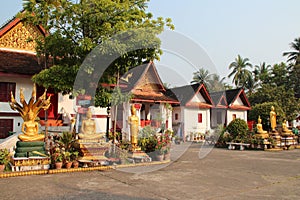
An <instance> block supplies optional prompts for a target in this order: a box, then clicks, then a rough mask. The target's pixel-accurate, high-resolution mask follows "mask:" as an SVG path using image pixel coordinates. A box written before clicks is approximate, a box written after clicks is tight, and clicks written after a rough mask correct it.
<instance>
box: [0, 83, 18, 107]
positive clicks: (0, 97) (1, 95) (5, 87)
mask: <svg viewBox="0 0 300 200" xmlns="http://www.w3.org/2000/svg"><path fill="white" fill-rule="evenodd" d="M15 90H16V83H9V82H0V102H9V101H10V92H11V91H12V93H13V95H14V96H15Z"/></svg>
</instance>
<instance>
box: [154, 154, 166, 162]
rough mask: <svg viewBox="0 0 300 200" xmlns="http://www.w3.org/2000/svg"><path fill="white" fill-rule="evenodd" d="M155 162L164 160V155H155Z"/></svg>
mask: <svg viewBox="0 0 300 200" xmlns="http://www.w3.org/2000/svg"><path fill="white" fill-rule="evenodd" d="M155 160H156V161H163V160H164V154H156V155H155Z"/></svg>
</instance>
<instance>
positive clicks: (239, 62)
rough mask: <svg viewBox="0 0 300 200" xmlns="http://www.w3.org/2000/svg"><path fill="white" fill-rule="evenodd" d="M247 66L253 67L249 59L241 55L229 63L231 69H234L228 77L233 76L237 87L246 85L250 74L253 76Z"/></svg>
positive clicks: (233, 81)
mask: <svg viewBox="0 0 300 200" xmlns="http://www.w3.org/2000/svg"><path fill="white" fill-rule="evenodd" d="M247 67H250V68H252V65H251V63H250V62H249V59H248V58H245V59H244V58H242V57H241V56H240V55H238V57H237V58H236V59H235V61H234V62H232V63H231V64H230V65H229V69H232V72H231V73H230V74H229V75H228V78H230V77H232V76H233V80H232V83H234V84H235V85H236V87H244V86H245V85H246V82H247V80H248V79H249V76H252V74H251V72H250V71H249V70H248V69H247Z"/></svg>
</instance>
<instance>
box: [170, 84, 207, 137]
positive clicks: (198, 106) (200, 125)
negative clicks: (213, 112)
mask: <svg viewBox="0 0 300 200" xmlns="http://www.w3.org/2000/svg"><path fill="white" fill-rule="evenodd" d="M168 95H170V96H172V97H174V98H176V99H178V101H179V102H180V104H178V105H174V108H173V114H172V118H173V127H174V130H175V132H177V135H178V136H179V137H182V138H186V137H191V136H190V135H192V134H194V133H196V132H202V133H205V132H206V131H207V130H209V129H210V120H211V116H210V108H211V107H212V106H213V103H212V100H211V98H210V96H209V93H208V91H207V90H206V87H205V86H204V84H199V83H197V84H193V85H186V86H182V87H176V88H172V89H169V90H168Z"/></svg>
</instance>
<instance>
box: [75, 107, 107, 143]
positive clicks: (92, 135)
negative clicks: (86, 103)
mask: <svg viewBox="0 0 300 200" xmlns="http://www.w3.org/2000/svg"><path fill="white" fill-rule="evenodd" d="M103 136H104V135H103V134H97V133H96V123H95V120H94V119H92V112H91V110H90V109H88V111H87V113H86V119H84V120H83V121H82V125H81V133H79V134H78V138H79V139H84V140H96V139H101V138H102V137H103Z"/></svg>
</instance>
